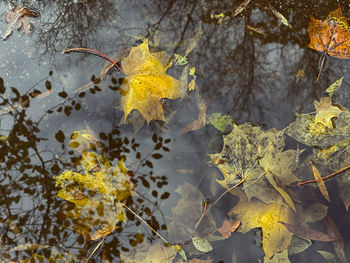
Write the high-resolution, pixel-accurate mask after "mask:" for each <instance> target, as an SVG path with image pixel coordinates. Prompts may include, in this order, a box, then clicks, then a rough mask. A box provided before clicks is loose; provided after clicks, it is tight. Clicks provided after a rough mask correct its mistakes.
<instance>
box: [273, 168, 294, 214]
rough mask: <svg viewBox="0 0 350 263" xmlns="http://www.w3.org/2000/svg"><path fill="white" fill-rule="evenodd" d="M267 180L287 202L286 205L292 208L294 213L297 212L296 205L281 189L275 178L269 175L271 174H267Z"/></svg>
mask: <svg viewBox="0 0 350 263" xmlns="http://www.w3.org/2000/svg"><path fill="white" fill-rule="evenodd" d="M266 179H267V180H268V181H269V183H270V184H271V185H272V186H273V187H274V188H275V189H276V191H277V192H278V193H279V194H280V195H281V196H282V197H283V199H284V201H286V203H287V204H288V205H289V207H290V208H292V210H293V211H294V212H296V209H295V205H294V203H293V200H292V198H290V196H289V195H288V194H287V192H286V191H284V190H283V189H282V188H281V187H279V186H278V185H277V184H276V182H275V179H274V178H273V176H272V174H271V173H269V172H267V173H266Z"/></svg>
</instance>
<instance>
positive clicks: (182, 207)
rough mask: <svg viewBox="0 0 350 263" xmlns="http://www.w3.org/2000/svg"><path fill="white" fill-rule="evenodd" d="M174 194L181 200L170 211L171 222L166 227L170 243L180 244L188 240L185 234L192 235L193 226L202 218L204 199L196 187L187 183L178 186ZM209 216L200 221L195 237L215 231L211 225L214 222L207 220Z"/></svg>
mask: <svg viewBox="0 0 350 263" xmlns="http://www.w3.org/2000/svg"><path fill="white" fill-rule="evenodd" d="M175 192H177V193H178V194H180V195H181V198H180V199H179V201H178V202H177V204H176V206H174V207H172V209H171V210H172V215H173V220H172V222H170V224H169V225H168V233H169V239H170V242H172V243H181V242H183V241H184V240H186V239H188V236H187V235H186V233H190V234H191V235H192V232H193V231H194V230H195V225H196V223H197V222H198V220H199V219H200V218H201V216H202V212H203V211H202V210H203V200H204V199H205V198H204V196H203V194H202V193H201V192H200V191H199V190H198V189H197V188H196V187H194V186H193V185H191V184H189V183H187V182H186V183H184V184H183V185H181V186H179V187H178V188H177V189H176V191H175ZM210 216H211V213H210V212H208V213H206V216H205V217H204V218H203V219H202V220H201V223H200V225H199V227H198V229H199V231H201V233H200V235H199V234H197V235H196V236H198V235H199V236H201V237H205V236H206V235H207V234H209V233H211V232H214V231H215V230H216V229H217V228H216V226H215V225H213V223H214V222H212V221H210V220H209V219H208V217H210ZM179 229H181V231H179Z"/></svg>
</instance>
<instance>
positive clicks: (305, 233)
mask: <svg viewBox="0 0 350 263" xmlns="http://www.w3.org/2000/svg"><path fill="white" fill-rule="evenodd" d="M280 223H281V224H283V225H284V226H285V227H286V228H287V229H288V230H289V231H290V232H291V233H294V234H297V235H298V236H301V237H304V238H307V239H311V240H319V241H323V242H329V241H334V240H337V237H336V236H335V235H333V234H331V235H329V234H326V233H323V232H320V231H317V230H314V229H311V228H310V227H308V226H307V225H306V224H304V225H293V224H288V223H286V222H280Z"/></svg>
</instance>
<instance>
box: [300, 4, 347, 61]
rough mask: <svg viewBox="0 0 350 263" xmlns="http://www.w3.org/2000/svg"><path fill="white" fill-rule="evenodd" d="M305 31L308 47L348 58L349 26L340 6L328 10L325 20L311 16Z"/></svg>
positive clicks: (333, 55) (337, 56)
mask: <svg viewBox="0 0 350 263" xmlns="http://www.w3.org/2000/svg"><path fill="white" fill-rule="evenodd" d="M307 32H308V34H309V37H310V44H309V48H312V49H315V50H317V51H320V52H325V53H327V54H328V55H330V56H332V57H336V58H343V59H349V58H350V27H349V25H348V22H347V21H346V18H345V16H344V15H343V13H342V11H341V8H340V7H339V8H338V9H336V10H334V11H332V12H330V13H329V15H328V16H327V17H326V19H325V20H318V19H315V18H314V17H312V16H311V17H310V24H309V27H308V29H307Z"/></svg>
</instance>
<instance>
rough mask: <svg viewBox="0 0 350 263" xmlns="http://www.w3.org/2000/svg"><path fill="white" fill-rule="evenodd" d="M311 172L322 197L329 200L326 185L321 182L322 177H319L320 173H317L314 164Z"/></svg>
mask: <svg viewBox="0 0 350 263" xmlns="http://www.w3.org/2000/svg"><path fill="white" fill-rule="evenodd" d="M312 172H313V174H314V177H315V180H316V183H317V186H318V188H319V189H320V192H321V194H322V195H323V197H324V198H325V199H326V200H327V201H328V202H330V201H331V199H330V197H329V194H328V191H327V187H326V185H325V183H324V182H323V180H322V177H321V175H320V173H319V171H318V170H317V168H316V166H315V165H312Z"/></svg>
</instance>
